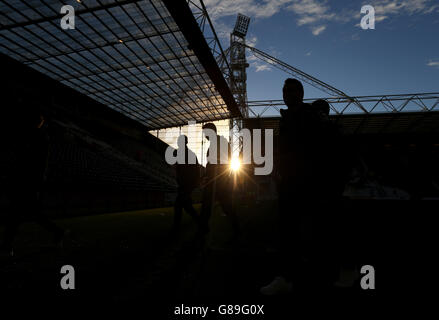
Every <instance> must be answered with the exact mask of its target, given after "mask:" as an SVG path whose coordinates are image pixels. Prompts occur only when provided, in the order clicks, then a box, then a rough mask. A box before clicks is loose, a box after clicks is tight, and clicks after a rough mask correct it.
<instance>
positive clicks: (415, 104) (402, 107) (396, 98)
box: [248, 92, 439, 117]
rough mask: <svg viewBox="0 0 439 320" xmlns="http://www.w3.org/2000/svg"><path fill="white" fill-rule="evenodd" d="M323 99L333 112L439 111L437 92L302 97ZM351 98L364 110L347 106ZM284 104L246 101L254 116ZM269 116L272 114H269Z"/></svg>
mask: <svg viewBox="0 0 439 320" xmlns="http://www.w3.org/2000/svg"><path fill="white" fill-rule="evenodd" d="M318 99H323V100H326V101H327V102H328V103H329V106H330V107H331V110H332V112H333V113H334V114H337V115H341V114H355V113H360V114H361V113H366V114H368V113H399V112H410V111H424V112H430V111H439V92H432V93H411V94H393V95H382V96H378V95H377V96H357V97H349V98H344V97H340V98H333V97H329V98H315V99H314V98H313V99H304V102H306V103H312V102H313V101H315V100H318ZM352 99H355V100H356V101H358V102H360V103H361V104H362V105H363V106H364V110H361V111H360V112H358V109H357V108H355V109H353V108H349V107H350V106H351V105H352ZM281 106H285V103H284V101H283V100H259V101H248V108H249V112H250V114H251V115H252V116H254V117H262V116H264V114H266V113H267V111H272V112H274V114H276V115H278V114H279V109H280V108H279V107H281ZM270 116H273V114H271V115H270Z"/></svg>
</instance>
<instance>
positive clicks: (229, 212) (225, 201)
mask: <svg viewBox="0 0 439 320" xmlns="http://www.w3.org/2000/svg"><path fill="white" fill-rule="evenodd" d="M218 192H219V193H218V194H217V199H218V201H219V203H220V205H221V209H222V210H223V212H224V214H225V215H226V216H227V217H228V218H229V219H230V221H231V223H232V227H233V232H234V236H237V235H239V234H240V233H241V228H240V226H239V221H238V216H237V214H236V210H235V207H234V206H233V198H232V193H231V192H230V190H229V191H227V190H226V189H225V188H219V189H218Z"/></svg>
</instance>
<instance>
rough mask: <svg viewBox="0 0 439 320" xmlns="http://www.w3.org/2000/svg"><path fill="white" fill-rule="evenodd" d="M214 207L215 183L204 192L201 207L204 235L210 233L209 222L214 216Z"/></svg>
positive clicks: (201, 226) (201, 225)
mask: <svg viewBox="0 0 439 320" xmlns="http://www.w3.org/2000/svg"><path fill="white" fill-rule="evenodd" d="M212 205H213V183H209V184H208V185H207V186H206V187H205V189H204V191H203V203H202V205H201V214H200V231H201V232H202V233H208V232H209V220H210V216H211V214H212Z"/></svg>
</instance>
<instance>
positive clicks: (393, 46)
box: [204, 0, 439, 100]
mask: <svg viewBox="0 0 439 320" xmlns="http://www.w3.org/2000/svg"><path fill="white" fill-rule="evenodd" d="M204 2H205V4H206V6H207V9H208V12H209V15H210V17H211V19H212V20H213V23H214V27H215V29H216V31H217V32H218V34H219V36H220V38H221V40H222V43H223V47H224V49H225V48H227V47H228V41H229V40H228V35H229V33H230V31H231V30H232V28H233V27H234V24H235V19H236V14H237V13H238V12H240V13H242V14H244V15H247V16H250V17H251V18H252V21H251V23H250V27H249V32H248V35H247V42H248V43H249V44H251V45H254V46H255V47H257V48H258V49H260V50H263V51H265V52H267V53H270V54H271V55H273V56H275V57H277V58H278V59H280V60H282V61H284V62H287V63H288V64H290V65H292V66H294V67H296V68H299V69H300V70H303V71H305V72H306V73H309V74H311V75H312V76H314V77H316V78H318V79H320V80H323V81H325V82H327V83H329V84H331V85H332V86H334V87H336V88H338V89H340V90H342V91H344V92H346V93H347V94H349V95H352V96H359V95H381V94H399V93H418V92H419V93H420V92H438V91H439V1H438V0H370V1H361V0H360V1H356V0H353V1H344V0H343V1H341V0H333V1H325V0H266V1H263V0H259V1H257V0H205V1H204ZM365 4H369V5H372V6H373V7H374V8H375V19H376V24H375V30H363V29H361V28H360V26H359V24H360V21H361V17H362V16H363V15H362V14H361V13H360V10H361V7H362V5H365ZM248 58H249V61H250V68H249V69H248V81H247V85H248V99H249V100H266V99H281V96H282V95H281V87H282V84H283V81H284V79H285V78H287V77H288V75H287V74H286V73H284V72H282V71H278V70H277V69H274V68H272V67H271V68H269V67H268V66H267V65H266V64H264V63H263V62H261V61H260V60H255V59H254V57H251V56H250V57H248ZM326 96H328V94H326V93H324V92H321V91H319V90H317V89H314V88H313V87H310V86H305V97H307V98H317V97H326Z"/></svg>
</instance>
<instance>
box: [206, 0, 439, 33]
mask: <svg viewBox="0 0 439 320" xmlns="http://www.w3.org/2000/svg"><path fill="white" fill-rule="evenodd" d="M204 3H205V4H206V7H207V10H208V12H209V16H210V18H211V19H212V20H213V23H214V26H215V29H216V30H217V32H218V33H219V35H220V37H221V38H227V37H228V35H229V34H230V32H231V30H232V29H233V26H229V25H225V24H224V23H222V22H221V21H219V20H220V19H221V18H223V17H231V16H236V15H237V13H242V14H244V15H247V16H249V17H250V18H252V19H258V18H270V17H272V16H273V15H275V14H277V13H279V12H280V11H281V10H289V11H291V12H293V13H294V15H295V16H296V18H297V19H296V23H297V25H299V26H309V27H310V30H311V32H312V33H313V34H314V35H316V33H317V35H318V34H320V33H321V32H323V31H324V30H325V29H322V26H323V25H327V24H328V22H338V23H347V22H355V23H356V26H359V21H360V19H361V17H362V14H361V12H360V9H361V6H362V5H366V4H368V5H372V6H373V7H374V8H375V21H376V22H381V21H383V20H385V19H389V18H391V17H392V16H397V15H402V14H406V15H414V14H429V13H433V12H439V4H438V1H437V0H362V1H361V2H359V3H357V4H352V2H351V4H349V7H346V8H344V9H342V10H337V11H335V10H334V9H333V8H331V6H330V3H333V2H332V1H331V2H330V1H329V0H205V1H204ZM319 29H322V30H319ZM317 31H320V32H317Z"/></svg>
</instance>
